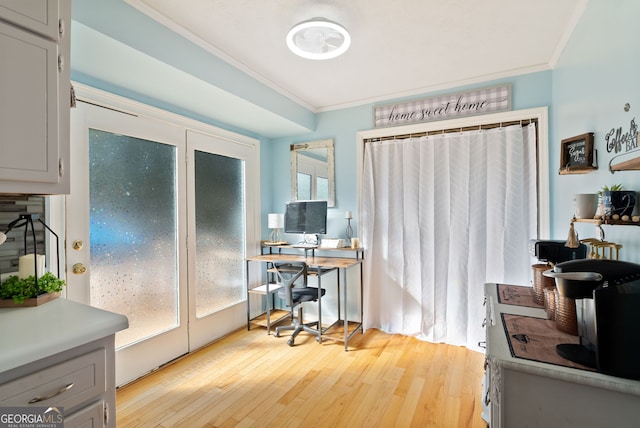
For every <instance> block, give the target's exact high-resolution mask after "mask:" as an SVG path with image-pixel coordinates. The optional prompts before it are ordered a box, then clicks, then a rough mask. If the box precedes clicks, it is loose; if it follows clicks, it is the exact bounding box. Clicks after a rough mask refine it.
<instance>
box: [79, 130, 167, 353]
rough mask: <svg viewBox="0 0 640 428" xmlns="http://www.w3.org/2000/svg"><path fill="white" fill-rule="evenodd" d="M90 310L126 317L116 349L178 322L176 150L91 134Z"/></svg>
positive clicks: (152, 143)
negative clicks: (104, 311) (114, 313)
mask: <svg viewBox="0 0 640 428" xmlns="http://www.w3.org/2000/svg"><path fill="white" fill-rule="evenodd" d="M89 164H90V166H89V168H90V235H91V238H90V242H91V278H90V284H91V285H90V287H91V293H90V295H91V306H96V307H99V308H103V309H106V310H109V311H113V312H117V313H121V314H124V315H126V316H127V317H128V318H129V328H128V329H127V330H124V331H123V332H121V333H119V334H118V335H117V336H116V347H121V346H124V345H127V344H130V343H133V342H137V341H140V340H143V339H145V338H148V337H151V336H154V335H156V334H159V333H162V332H164V331H167V330H169V329H171V328H174V327H176V326H177V325H178V324H179V318H178V315H179V314H178V275H177V245H176V242H177V227H176V224H177V212H176V206H177V203H176V198H177V192H176V147H175V146H171V145H167V144H161V143H157V142H153V141H147V140H142V139H138V138H133V137H128V136H124V135H119V134H113V133H110V132H104V131H99V130H94V129H91V130H90V131H89Z"/></svg>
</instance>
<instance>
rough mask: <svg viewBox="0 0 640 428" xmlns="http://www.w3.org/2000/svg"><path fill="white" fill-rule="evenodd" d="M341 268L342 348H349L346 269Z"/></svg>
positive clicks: (346, 349)
mask: <svg viewBox="0 0 640 428" xmlns="http://www.w3.org/2000/svg"><path fill="white" fill-rule="evenodd" d="M341 270H342V277H343V282H344V286H343V287H342V300H343V301H344V321H343V322H342V326H343V327H344V350H345V351H348V350H349V316H348V314H347V270H346V269H341Z"/></svg>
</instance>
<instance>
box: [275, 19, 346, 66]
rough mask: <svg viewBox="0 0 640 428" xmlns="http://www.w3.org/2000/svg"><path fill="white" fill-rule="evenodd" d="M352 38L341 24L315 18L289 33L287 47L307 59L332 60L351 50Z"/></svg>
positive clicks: (298, 25)
mask: <svg viewBox="0 0 640 428" xmlns="http://www.w3.org/2000/svg"><path fill="white" fill-rule="evenodd" d="M350 44H351V36H350V35H349V32H348V31H347V30H346V29H345V28H344V27H343V26H342V25H340V24H336V23H335V22H331V21H329V20H327V19H324V18H314V19H310V20H308V21H304V22H301V23H299V24H297V25H295V26H294V27H293V28H292V29H291V30H289V33H287V46H288V47H289V49H291V51H292V52H293V53H294V54H296V55H298V56H301V57H303V58H307V59H330V58H335V57H337V56H339V55H342V54H343V53H345V52H346V51H347V49H349V45H350Z"/></svg>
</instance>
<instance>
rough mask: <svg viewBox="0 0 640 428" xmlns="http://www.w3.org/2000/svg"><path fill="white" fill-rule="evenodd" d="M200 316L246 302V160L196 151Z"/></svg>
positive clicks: (198, 303) (197, 300) (197, 259)
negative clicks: (244, 300) (244, 261)
mask: <svg viewBox="0 0 640 428" xmlns="http://www.w3.org/2000/svg"><path fill="white" fill-rule="evenodd" d="M195 204H196V263H195V270H196V284H195V287H196V317H197V318H202V317H204V316H206V315H209V314H211V313H214V312H216V311H218V310H220V309H224V308H226V307H229V306H231V305H234V304H236V303H238V302H241V301H242V300H243V299H244V263H243V260H244V257H245V256H244V248H245V218H244V216H245V214H244V213H245V201H244V161H242V160H240V159H236V158H231V157H226V156H222V155H217V154H212V153H207V152H202V151H198V150H196V151H195Z"/></svg>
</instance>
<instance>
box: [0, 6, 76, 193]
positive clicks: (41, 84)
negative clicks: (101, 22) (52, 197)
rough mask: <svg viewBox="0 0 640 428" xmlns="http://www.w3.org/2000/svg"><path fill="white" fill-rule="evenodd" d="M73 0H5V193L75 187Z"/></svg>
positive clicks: (1, 74) (1, 145) (0, 30)
mask: <svg viewBox="0 0 640 428" xmlns="http://www.w3.org/2000/svg"><path fill="white" fill-rule="evenodd" d="M70 17H71V2H70V0H0V55H2V67H0V94H2V96H0V153H1V156H0V193H38V194H55V193H68V192H69V173H68V171H67V163H68V159H69V150H70V147H69V117H70V111H69V110H70V77H69V64H70V63H69V56H70V55H69V53H70V37H69V25H70Z"/></svg>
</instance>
